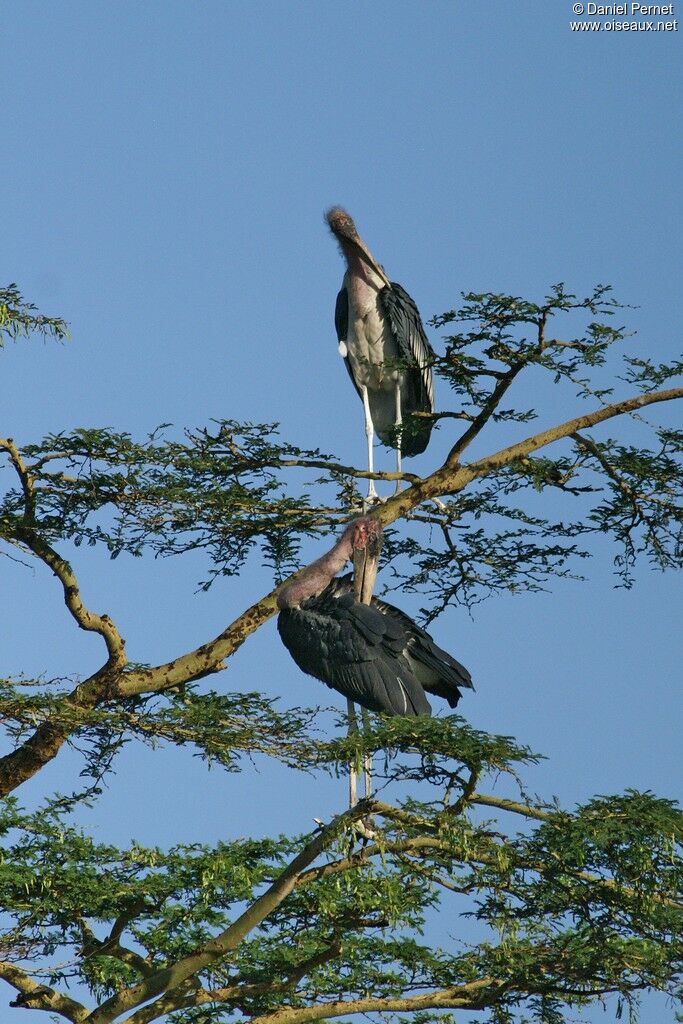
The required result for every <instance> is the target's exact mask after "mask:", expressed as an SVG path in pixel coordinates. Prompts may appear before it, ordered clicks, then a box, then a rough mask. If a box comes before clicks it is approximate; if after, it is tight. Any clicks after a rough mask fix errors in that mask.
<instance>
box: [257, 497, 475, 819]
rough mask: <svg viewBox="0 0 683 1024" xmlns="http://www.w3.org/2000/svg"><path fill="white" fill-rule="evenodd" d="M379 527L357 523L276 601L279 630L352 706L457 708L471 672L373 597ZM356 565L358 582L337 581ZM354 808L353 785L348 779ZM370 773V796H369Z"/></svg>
mask: <svg viewBox="0 0 683 1024" xmlns="http://www.w3.org/2000/svg"><path fill="white" fill-rule="evenodd" d="M381 539H382V527H381V525H380V524H379V523H378V522H377V521H376V520H374V519H371V518H370V517H369V516H361V517H360V518H358V519H354V520H353V521H352V522H351V523H349V525H348V526H347V527H346V529H345V530H344V532H343V534H342V535H341V537H340V538H339V540H338V541H337V543H336V544H335V545H334V547H333V548H332V549H331V550H330V551H328V553H327V554H326V555H323V556H322V558H318V559H317V560H316V561H315V562H313V563H312V564H311V565H310V566H309V567H308V568H307V569H305V570H304V571H303V572H302V573H300V575H299V576H298V577H297V578H296V579H295V580H293V581H292V583H290V584H289V585H288V586H287V587H285V588H284V589H283V590H282V591H281V592H280V594H279V596H278V601H277V603H278V608H279V609H280V615H279V617H278V623H277V628H278V631H279V633H280V637H281V638H282V642H283V643H284V645H285V647H286V648H287V650H288V651H289V653H290V654H291V656H292V658H293V659H294V661H295V662H296V663H297V665H298V666H299V668H300V669H301V670H302V671H303V672H306V673H308V675H311V676H314V677H315V678H316V679H320V680H321V681H322V682H323V683H325V684H326V685H327V686H329V687H331V688H332V689H333V690H336V691H337V692H338V693H341V694H343V695H344V696H345V697H346V698H347V701H348V705H349V723H350V728H355V712H354V709H353V702H354V701H355V702H356V703H358V704H360V705H361V706H362V707H364V708H368V709H369V710H370V711H382V712H384V713H385V714H388V715H430V714H431V712H432V709H431V706H430V704H429V701H428V700H427V698H426V696H425V690H426V691H427V692H428V693H433V694H436V695H437V696H439V697H443V698H444V699H445V700H447V701H448V703H449V705H450V706H451V707H452V708H454V707H455V706H456V705H457V703H458V701H459V699H460V696H461V694H460V690H461V689H471V688H472V677H471V676H470V674H469V672H468V671H467V669H466V668H465V667H464V666H463V665H461V664H460V662H458V661H456V660H455V658H452V657H451V655H450V654H448V653H447V652H446V651H444V650H442V649H441V648H440V647H438V646H437V644H435V643H434V641H433V640H432V638H431V636H430V635H429V633H427V632H426V631H425V630H424V629H421V628H420V627H419V626H418V625H417V623H415V622H413V620H412V619H411V618H410V617H409V616H408V615H406V614H405V613H404V612H402V611H401V610H400V609H399V608H395V607H394V606H393V605H391V604H388V603H387V602H385V601H381V600H379V598H376V597H372V591H373V588H374V582H375V576H376V574H377V561H378V557H379V549H380V544H381ZM350 560H353V563H354V580H353V583H352V582H351V578H350V577H349V576H345V577H342V578H341V579H335V578H334V577H335V575H336V573H338V572H339V571H340V570H341V569H343V568H344V566H345V565H346V563H347V562H348V561H350ZM351 794H352V802H355V780H354V777H353V771H352V777H351ZM369 795H370V794H369V784H368V782H367V771H366V796H369Z"/></svg>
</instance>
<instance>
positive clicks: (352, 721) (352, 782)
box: [346, 697, 358, 808]
mask: <svg viewBox="0 0 683 1024" xmlns="http://www.w3.org/2000/svg"><path fill="white" fill-rule="evenodd" d="M346 710H347V714H348V717H349V728H348V734H349V736H351V734H352V733H355V732H358V719H357V718H356V708H355V706H354V703H353V701H352V700H349V699H348V697H347V699H346ZM357 803H358V775H357V772H356V762H355V759H352V760H351V761H349V808H353V807H355V806H356V804H357Z"/></svg>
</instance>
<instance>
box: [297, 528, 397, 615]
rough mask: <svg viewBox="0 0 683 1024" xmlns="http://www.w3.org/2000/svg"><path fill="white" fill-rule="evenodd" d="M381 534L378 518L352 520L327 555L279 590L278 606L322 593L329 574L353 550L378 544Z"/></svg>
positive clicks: (351, 554)
mask: <svg viewBox="0 0 683 1024" xmlns="http://www.w3.org/2000/svg"><path fill="white" fill-rule="evenodd" d="M381 537H382V527H381V524H380V523H378V522H377V520H375V519H372V518H370V516H360V517H359V518H358V519H354V520H353V521H352V522H350V523H349V525H348V526H347V527H346V529H345V530H344V532H343V533H342V535H341V537H340V538H339V540H338V541H337V543H336V544H335V545H334V547H333V548H332V549H331V550H330V551H328V552H327V554H326V555H323V556H322V557H321V558H317V559H316V560H315V562H311V564H310V565H309V566H308V568H307V569H304V571H303V572H302V573H300V574H299V576H298V577H297V578H296V579H295V580H293V581H292V582H291V583H290V584H289V586H287V587H285V588H284V590H282V591H281V592H280V594H279V595H278V599H277V606H278V608H280V609H282V608H297V607H298V606H299V605H300V604H302V603H303V602H304V601H308V599H309V598H311V597H317V596H318V594H322V592H323V590H324V589H325V587H326V586H327V585H328V583H329V582H330V580H331V579H332V577H333V576H336V575H337V573H338V572H340V571H341V570H342V569H343V568H344V566H345V565H346V563H347V562H350V561H351V559H352V558H353V553H354V550H355V551H358V550H361V549H363V548H365V547H367V546H368V545H370V544H372V545H378V544H379V541H380V540H381Z"/></svg>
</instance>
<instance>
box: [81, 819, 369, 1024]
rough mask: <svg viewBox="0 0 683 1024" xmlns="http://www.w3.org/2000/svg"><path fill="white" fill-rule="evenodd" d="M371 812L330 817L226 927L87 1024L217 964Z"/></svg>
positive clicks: (100, 1022) (103, 1023) (98, 1023)
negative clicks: (326, 850) (332, 847)
mask: <svg viewBox="0 0 683 1024" xmlns="http://www.w3.org/2000/svg"><path fill="white" fill-rule="evenodd" d="M373 810H374V806H373V803H372V801H367V800H362V801H360V802H359V803H357V804H356V806H355V807H353V808H351V810H348V811H345V812H344V813H343V814H340V815H338V816H337V817H336V818H334V819H333V820H332V821H331V822H330V824H329V825H327V826H326V827H325V828H323V829H321V831H320V832H319V833H318V834H317V835H316V836H315V837H314V838H313V839H311V840H310V842H308V843H307V844H306V846H305V847H304V848H303V850H302V851H301V852H300V853H299V854H297V856H296V857H295V858H294V859H293V860H292V861H290V863H289V864H288V865H287V867H286V868H285V869H284V870H283V871H282V872H281V873H280V874H279V876H278V877H277V879H276V880H275V881H274V882H273V884H272V885H271V886H269V887H268V889H267V890H266V891H265V892H264V893H263V895H262V896H260V897H259V898H258V899H257V900H255V901H254V902H253V903H252V904H251V906H249V907H248V908H247V909H246V910H245V911H244V913H243V914H241V915H240V916H239V917H238V918H237V920H236V921H234V922H233V923H232V924H231V925H230V926H229V927H228V928H226V929H225V930H224V931H222V932H221V933H220V934H219V935H217V936H215V937H214V938H213V939H211V940H210V941H209V942H207V943H205V944H204V945H203V946H202V947H200V948H199V949H197V950H195V951H194V952H193V953H191V954H190V955H189V956H186V957H183V959H182V960H179V961H177V963H175V964H172V965H171V966H170V967H166V968H163V969H162V970H160V971H157V972H156V973H155V974H153V975H152V976H151V977H150V978H147V979H145V980H144V981H141V982H139V983H138V984H137V985H133V986H132V987H131V988H128V989H125V990H124V991H123V992H119V993H117V994H116V995H115V996H112V997H111V999H108V1000H107V1001H106V1002H105V1003H103V1004H102V1005H101V1006H100V1007H98V1009H97V1010H95V1011H94V1012H93V1013H92V1014H91V1016H90V1017H89V1019H88V1024H109V1022H110V1021H113V1020H115V1019H116V1018H117V1017H119V1016H120V1015H121V1014H122V1013H127V1012H128V1011H130V1010H133V1009H134V1008H135V1007H136V1006H139V1005H140V1004H141V1003H146V1002H148V1001H149V1000H150V999H154V997H155V996H159V995H161V994H162V993H164V992H167V991H169V990H172V989H176V988H178V987H179V986H181V985H182V984H183V983H184V982H185V981H186V980H187V979H188V978H191V977H192V976H194V975H196V974H197V973H198V972H199V971H202V970H204V968H206V967H208V966H209V965H210V964H212V963H215V962H217V961H220V960H221V959H222V958H223V957H224V956H225V955H226V954H227V953H229V952H230V951H231V950H233V949H235V948H236V947H237V946H238V945H239V944H240V942H242V940H243V939H244V938H245V937H246V936H247V935H248V934H249V933H250V932H251V931H252V930H253V929H254V928H256V927H257V926H258V925H259V924H260V923H261V922H262V921H263V920H264V919H265V918H266V917H267V916H268V915H269V914H271V913H272V912H273V910H275V909H276V908H277V907H278V906H279V905H280V904H281V903H282V901H283V900H285V899H286V898H287V896H288V895H289V894H290V893H291V892H292V890H293V889H294V887H295V886H296V884H297V880H298V877H299V874H300V873H301V871H303V870H304V869H305V868H307V867H308V865H309V864H311V863H312V862H313V861H314V860H315V859H316V858H317V857H319V856H320V854H321V853H322V852H323V851H324V850H325V849H326V848H327V847H328V846H329V845H330V844H331V843H332V842H334V840H335V839H336V838H337V837H338V836H339V835H340V834H341V833H342V832H343V831H344V829H345V828H346V827H347V826H348V825H350V824H351V823H352V822H354V821H357V820H359V819H361V818H363V817H364V816H365V815H367V814H371V813H372V812H373Z"/></svg>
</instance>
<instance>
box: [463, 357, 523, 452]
mask: <svg viewBox="0 0 683 1024" xmlns="http://www.w3.org/2000/svg"><path fill="white" fill-rule="evenodd" d="M526 365H527V360H526V359H522V360H520V362H518V363H515V365H514V366H511V367H510V369H509V370H508V371H507V372H506V373H505V374H504V375H503V376H502V377H501V378H500V380H499V381H498V383H497V384H496V386H495V388H494V389H493V391H492V392H491V394H490V395H489V397H488V398H487V400H486V402H485V403H484V406H483V408H482V410H481V412H480V413H478V414H477V416H475V418H474V419H473V421H472V425H471V426H469V427H468V428H467V430H466V431H465V432H464V433H463V434H462V435H461V436H460V437H459V438H458V440H457V441H456V442H455V444H454V445H453V447H452V448H451V450H450V452H449V453H448V458H447V459H446V465H447V466H451V467H453V466H456V465H457V464H458V462H459V461H460V456H461V455H462V453H463V452H464V451H465V449H466V448H467V447H468V445H470V444H471V443H472V441H473V440H474V439H475V437H476V436H477V435H478V434H479V433H480V432H481V431H482V430H483V428H484V427H485V426H486V424H487V423H488V421H489V420H490V419H491V417H492V416H493V414H494V412H495V411H496V409H497V408H498V406H499V405H500V403H501V401H502V400H503V396H504V395H505V392H506V391H507V390H508V388H509V387H510V385H511V384H512V382H513V381H514V379H515V377H516V376H517V374H518V373H519V372H520V371H521V370H522V369H524V367H525V366H526Z"/></svg>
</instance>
